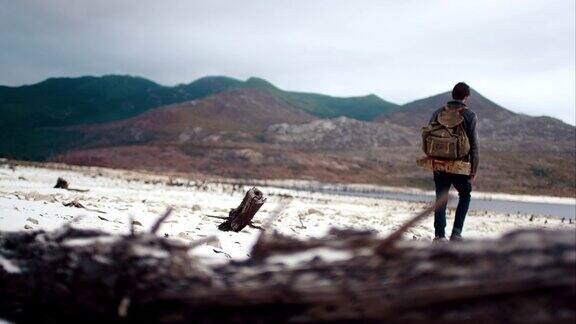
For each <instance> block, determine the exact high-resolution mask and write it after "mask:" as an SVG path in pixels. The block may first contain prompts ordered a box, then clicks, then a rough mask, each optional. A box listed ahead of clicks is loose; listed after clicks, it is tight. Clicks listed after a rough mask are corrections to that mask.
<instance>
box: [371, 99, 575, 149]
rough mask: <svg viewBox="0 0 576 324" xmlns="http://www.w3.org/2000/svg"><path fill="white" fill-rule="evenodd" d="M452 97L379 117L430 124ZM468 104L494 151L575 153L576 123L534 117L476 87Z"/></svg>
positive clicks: (484, 139) (420, 102)
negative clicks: (484, 93) (436, 112)
mask: <svg viewBox="0 0 576 324" xmlns="http://www.w3.org/2000/svg"><path fill="white" fill-rule="evenodd" d="M448 100H450V93H449V92H446V93H442V94H439V95H436V96H432V97H429V98H424V99H420V100H417V101H414V102H411V103H408V104H406V105H404V106H402V107H401V108H400V109H398V110H396V111H394V112H392V113H390V114H389V115H386V116H382V117H380V118H378V120H377V121H379V122H383V121H386V122H389V123H393V124H397V125H402V126H405V127H409V128H418V127H420V126H423V125H425V124H426V123H428V121H429V119H430V116H431V115H432V113H433V112H434V111H435V110H436V109H438V108H440V107H443V106H444V105H445V104H446V102H447V101H448ZM467 104H468V106H469V107H470V109H472V110H473V111H474V112H475V113H476V115H477V116H478V126H477V127H478V134H479V137H480V139H481V141H482V143H483V144H484V146H485V147H489V148H490V149H493V150H500V151H502V150H509V149H515V150H528V151H534V150H537V151H540V152H542V151H550V152H574V151H575V150H576V148H575V147H574V140H575V138H576V132H575V128H574V126H571V125H568V124H566V123H564V122H562V121H560V120H558V119H555V118H551V117H546V116H541V117H532V116H527V115H522V114H517V113H514V112H512V111H510V110H508V109H506V108H503V107H501V106H500V105H498V104H496V103H494V102H492V101H491V100H489V99H487V98H486V97H484V96H482V95H481V94H480V93H478V92H477V91H474V90H472V93H471V96H470V98H469V101H468V103H467Z"/></svg>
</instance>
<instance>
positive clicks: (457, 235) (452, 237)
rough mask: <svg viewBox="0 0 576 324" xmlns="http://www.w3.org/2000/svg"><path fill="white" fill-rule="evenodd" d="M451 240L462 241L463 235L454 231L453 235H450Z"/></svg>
mask: <svg viewBox="0 0 576 324" xmlns="http://www.w3.org/2000/svg"><path fill="white" fill-rule="evenodd" d="M450 241H454V242H456V241H462V235H460V234H459V233H452V235H450Z"/></svg>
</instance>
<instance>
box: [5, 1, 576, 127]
mask: <svg viewBox="0 0 576 324" xmlns="http://www.w3.org/2000/svg"><path fill="white" fill-rule="evenodd" d="M575 11H576V9H575V1H573V0H522V1H518V0H466V1H462V0H451V1H448V0H421V1H417V0H402V1H386V0H373V1H362V0H356V1H351V0H344V1H339V0H290V1H289V0H282V1H280V0H245V1H241V0H229V1H220V0H203V1H200V0H194V1H168V0H164V1H158V0H130V1H121V0H113V1H108V0H106V1H105V0H97V1H93V0H50V1H46V0H36V1H34V0H30V1H28V0H12V1H11V0H0V47H1V48H0V84H3V85H21V84H30V83H35V82H39V81H41V80H43V79H45V78H48V77H53V76H80V75H102V74H110V73H121V74H131V75H139V76H143V77H146V78H149V79H152V80H154V81H156V82H159V83H161V84H165V85H174V84H177V83H188V82H190V81H192V80H194V79H196V78H199V77H202V76H206V75H227V76H232V77H236V78H241V79H245V78H247V77H250V76H259V77H262V78H265V79H267V80H269V81H271V82H272V83H274V84H276V85H277V86H279V87H281V88H284V89H288V90H300V91H310V92H320V93H325V94H330V95H337V96H350V95H365V94H369V93H375V94H377V95H378V96H380V97H382V98H384V99H386V100H389V101H393V102H396V103H400V104H401V103H406V102H409V101H412V100H416V99H419V98H422V97H426V96H430V95H434V94H436V93H439V92H443V91H447V90H449V89H450V88H451V87H452V85H453V84H454V83H455V82H457V81H466V82H467V83H468V84H470V85H471V86H472V87H474V88H475V89H476V90H478V91H479V92H480V93H482V94H484V95H485V96H487V97H488V98H490V99H492V100H494V101H496V102H497V103H499V104H501V105H503V106H504V107H506V108H509V109H511V110H513V111H517V112H522V113H527V114H530V115H543V114H545V115H551V116H554V117H557V118H560V119H562V120H564V121H566V122H568V123H571V124H574V123H575V118H576V117H575V113H576V104H575V87H576V81H575V73H576V72H575V68H576V67H575V38H576V36H575Z"/></svg>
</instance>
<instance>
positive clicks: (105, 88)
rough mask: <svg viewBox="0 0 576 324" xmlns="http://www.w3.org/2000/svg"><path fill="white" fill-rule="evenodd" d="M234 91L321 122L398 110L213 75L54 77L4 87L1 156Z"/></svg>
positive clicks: (74, 139) (40, 156)
mask: <svg viewBox="0 0 576 324" xmlns="http://www.w3.org/2000/svg"><path fill="white" fill-rule="evenodd" d="M233 89H237V90H240V89H248V90H249V89H251V90H259V91H262V92H266V93H268V94H269V95H271V96H274V97H275V98H276V99H277V100H280V101H284V102H285V103H286V104H287V105H290V106H292V107H293V108H294V109H298V110H301V111H304V112H307V113H308V114H310V115H314V116H316V117H320V118H333V117H339V116H347V117H350V118H355V119H360V120H372V119H374V118H377V117H379V116H382V115H384V114H387V113H389V112H391V111H393V110H394V109H395V108H397V105H395V104H393V103H390V102H387V101H385V100H382V99H381V98H379V97H377V96H375V95H368V96H364V97H348V98H339V97H331V96H326V95H321V94H315V93H301V92H291V91H285V90H282V89H279V88H277V87H276V86H274V85H272V84H271V83H269V82H267V81H266V80H263V79H259V78H249V79H248V80H246V81H242V80H237V79H233V78H229V77H224V76H211V77H204V78H201V79H198V80H195V81H193V82H191V83H189V84H182V85H177V86H173V87H167V86H162V85H159V84H157V83H155V82H152V81H150V80H146V79H144V78H140V77H132V76H123V75H107V76H102V77H91V76H88V77H79V78H51V79H48V80H45V81H43V82H40V83H37V84H33V85H27V86H21V87H4V86H0V116H2V118H0V156H5V157H11V158H18V159H32V160H44V159H46V158H48V157H50V156H53V155H54V154H58V153H61V152H65V151H68V150H70V149H71V148H75V147H78V146H81V145H82V144H83V143H84V142H83V141H82V140H81V139H79V136H81V134H79V133H78V132H74V131H72V130H70V129H64V127H68V126H74V125H91V124H98V123H107V122H112V121H116V120H123V119H126V118H131V117H134V116H138V115H140V114H142V113H145V112H147V111H149V110H150V109H153V108H157V107H161V106H166V105H170V104H174V103H183V102H188V101H193V100H198V99H203V98H206V97H208V96H211V95H215V94H219V93H222V92H224V91H227V90H233ZM277 122H292V120H291V119H289V118H288V119H287V120H277Z"/></svg>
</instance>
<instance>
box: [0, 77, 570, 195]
mask: <svg viewBox="0 0 576 324" xmlns="http://www.w3.org/2000/svg"><path fill="white" fill-rule="evenodd" d="M448 99H449V94H448V93H443V94H439V95H436V96H432V97H429V98H425V99H421V100H418V101H415V102H412V103H409V104H406V105H404V106H401V107H397V106H395V105H394V104H390V103H388V102H386V101H384V100H382V99H380V98H378V97H376V96H372V95H370V96H365V97H351V98H337V97H330V96H325V95H319V94H313V93H301V92H290V91H285V90H281V89H279V88H277V87H275V86H274V85H273V84H271V83H269V82H267V81H266V80H263V79H258V78H250V79H248V80H246V81H241V80H237V79H232V78H227V77H221V76H216V77H206V78H201V79H198V80H196V81H194V82H192V83H190V84H184V85H178V86H174V87H165V86H161V85H158V84H156V83H154V82H152V81H149V80H145V79H142V78H136V77H129V76H105V77H99V78H95V77H83V78H58V79H49V80H46V81H44V82H41V83H39V84H36V85H31V86H24V87H1V88H0V114H2V116H6V118H3V119H1V121H0V123H2V126H3V127H0V156H3V157H12V158H19V159H23V158H25V159H32V160H49V161H57V162H65V163H72V164H82V165H98V166H106V167H119V168H128V169H131V168H137V169H148V170H162V171H169V172H191V171H194V172H201V173H205V174H213V175H219V176H228V177H241V178H243V177H249V178H262V177H265V178H299V179H312V180H321V181H331V182H363V183H377V184H385V185H395V186H411V187H422V188H427V189H431V187H432V183H431V181H430V174H429V172H427V171H425V170H422V169H420V168H418V167H416V165H415V160H416V159H417V158H420V157H422V156H423V153H422V152H421V149H420V134H419V132H420V127H421V126H422V125H424V124H426V123H427V121H428V119H429V116H430V115H431V114H432V112H433V111H434V110H435V109H438V108H439V107H441V106H443V105H444V104H445V102H446V101H447V100H448ZM468 104H469V106H470V109H472V110H474V111H475V112H476V114H477V115H478V133H479V137H480V161H481V164H480V170H479V179H478V182H477V183H476V184H475V187H476V189H477V190H482V191H504V192H514V193H529V194H546V195H563V196H574V195H575V194H576V179H575V175H574V172H573V171H574V161H575V160H576V143H575V142H576V133H575V130H576V128H575V127H574V126H571V125H567V124H565V123H563V122H561V121H559V120H557V119H554V118H550V117H531V116H526V115H522V114H517V113H514V112H512V111H510V110H508V109H505V108H504V107H501V106H499V105H498V104H496V103H494V102H492V101H490V100H489V99H487V98H485V97H483V96H482V95H481V94H480V93H478V92H476V91H473V92H472V96H471V97H470V101H469V102H468Z"/></svg>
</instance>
